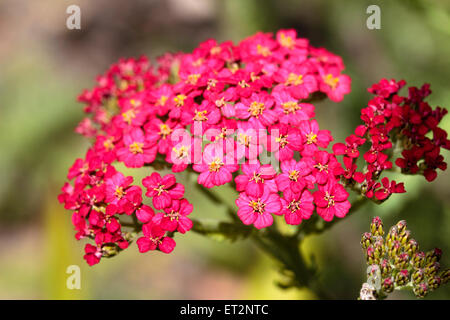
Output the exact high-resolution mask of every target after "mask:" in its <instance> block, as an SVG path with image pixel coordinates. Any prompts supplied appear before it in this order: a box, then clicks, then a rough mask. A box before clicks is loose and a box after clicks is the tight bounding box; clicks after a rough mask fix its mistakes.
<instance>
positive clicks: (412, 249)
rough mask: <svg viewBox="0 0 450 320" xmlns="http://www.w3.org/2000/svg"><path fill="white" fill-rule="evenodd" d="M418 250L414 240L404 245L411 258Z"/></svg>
mask: <svg viewBox="0 0 450 320" xmlns="http://www.w3.org/2000/svg"><path fill="white" fill-rule="evenodd" d="M417 250H419V244H418V243H417V241H416V240H415V239H410V240H409V241H408V243H407V244H406V245H405V251H406V252H407V253H408V254H409V256H410V257H412V256H413V255H414V254H415V253H416V251H417Z"/></svg>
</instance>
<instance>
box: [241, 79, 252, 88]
mask: <svg viewBox="0 0 450 320" xmlns="http://www.w3.org/2000/svg"><path fill="white" fill-rule="evenodd" d="M238 86H240V87H241V88H248V87H250V85H249V84H248V83H247V82H245V80H241V81H239V82H238Z"/></svg>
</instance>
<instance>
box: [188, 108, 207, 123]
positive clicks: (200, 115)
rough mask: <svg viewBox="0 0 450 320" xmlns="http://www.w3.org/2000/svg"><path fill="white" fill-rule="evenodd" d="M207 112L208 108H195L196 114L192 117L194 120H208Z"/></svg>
mask: <svg viewBox="0 0 450 320" xmlns="http://www.w3.org/2000/svg"><path fill="white" fill-rule="evenodd" d="M207 112H208V111H206V110H203V111H197V110H195V115H194V118H192V120H194V121H206V120H208V117H207V116H206V113H207Z"/></svg>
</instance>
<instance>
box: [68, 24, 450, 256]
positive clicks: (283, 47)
mask: <svg viewBox="0 0 450 320" xmlns="http://www.w3.org/2000/svg"><path fill="white" fill-rule="evenodd" d="M343 69H344V65H343V62H342V59H341V58H340V57H339V56H336V55H334V54H332V53H330V52H328V51H327V50H325V49H323V48H315V47H313V46H311V45H310V44H309V41H308V40H307V39H303V38H299V37H297V34H296V32H295V31H294V30H280V31H278V32H277V33H276V36H275V37H273V36H272V34H266V33H261V32H260V33H257V34H255V35H253V36H251V37H249V38H247V39H244V40H243V41H241V42H240V43H239V44H237V45H234V44H233V43H232V42H230V41H226V42H223V43H218V42H217V41H215V40H212V39H211V40H207V41H205V42H203V43H201V44H200V45H199V46H198V47H197V48H196V49H195V50H194V51H193V52H192V53H178V54H166V55H164V56H162V57H160V58H158V59H157V64H156V65H151V64H150V62H149V61H148V59H147V58H145V57H141V58H139V59H121V60H120V61H119V62H118V63H116V64H113V65H112V66H111V67H110V68H109V70H108V71H107V72H106V73H105V74H103V75H101V76H98V77H97V85H96V86H95V87H94V88H93V89H91V90H85V91H84V92H83V93H82V94H81V95H80V96H79V98H78V100H79V101H80V102H82V103H84V104H85V107H84V111H85V112H86V113H87V114H88V115H89V117H87V118H85V119H83V120H82V121H81V122H80V124H79V125H78V127H77V128H76V131H77V132H78V133H80V134H83V135H84V136H87V137H90V138H92V139H93V140H94V143H93V145H92V146H91V147H90V148H89V150H88V151H87V154H86V156H85V158H84V159H77V160H76V161H75V163H74V165H73V166H72V167H71V168H70V169H69V174H68V179H69V180H73V182H72V183H66V184H65V185H64V187H63V189H62V194H61V195H60V196H59V200H60V201H61V202H63V203H64V204H65V207H66V209H69V210H72V211H73V218H72V222H73V224H74V226H75V229H76V232H77V233H76V238H77V239H81V238H90V239H91V240H93V244H88V245H86V250H85V251H86V255H85V258H86V260H87V262H88V263H89V264H90V265H93V264H95V263H98V262H99V261H100V259H101V257H104V256H111V255H114V254H115V253H117V252H118V251H121V250H123V249H125V248H127V247H128V246H129V244H130V242H131V241H132V240H133V239H132V238H133V232H130V231H129V229H128V228H130V227H131V228H133V229H134V231H138V232H141V231H142V233H140V235H142V236H139V237H138V239H137V241H136V242H137V245H138V248H139V251H140V252H146V251H150V250H159V251H162V252H165V253H169V252H171V251H172V250H173V248H174V247H175V241H174V240H173V235H174V233H175V232H179V233H182V234H184V233H185V232H187V231H189V230H190V229H191V228H192V227H193V224H192V221H191V220H190V219H189V218H188V217H187V216H188V215H189V214H190V213H191V212H192V210H193V208H192V205H191V204H190V203H189V202H188V201H187V200H186V199H184V198H183V196H184V189H185V187H184V186H183V185H182V184H180V183H177V182H176V180H175V176H174V175H173V174H168V175H166V176H164V177H161V176H160V175H159V174H158V173H157V172H153V171H152V170H149V172H148V174H149V175H148V176H147V177H146V178H144V179H143V181H142V184H143V186H144V187H145V188H146V189H147V191H146V192H145V197H144V196H143V195H142V189H141V187H139V186H137V185H133V184H132V183H133V178H132V177H126V176H124V175H123V174H122V173H120V172H118V171H117V170H116V167H115V163H122V164H123V165H125V166H126V167H128V168H145V169H143V170H147V167H153V168H156V169H157V168H160V167H161V166H163V167H165V168H170V169H171V170H172V172H174V173H177V172H182V171H186V170H189V171H191V172H193V173H196V174H197V175H198V177H197V182H198V184H200V185H201V186H202V187H203V188H213V187H215V186H221V185H225V184H231V185H233V186H234V187H235V189H236V191H237V192H238V193H239V196H238V197H237V199H236V205H237V216H238V217H239V218H240V219H241V220H242V222H243V223H244V224H246V225H254V226H255V227H256V228H258V229H261V228H265V227H269V226H270V225H272V223H273V215H280V216H283V217H284V219H285V221H286V223H287V224H290V225H298V224H300V223H301V222H302V221H303V220H305V219H309V218H310V217H311V216H312V215H313V214H314V211H316V212H317V214H318V215H319V216H320V217H322V218H323V219H324V220H325V221H331V220H332V219H333V218H334V217H338V218H343V217H345V215H346V214H347V213H348V211H349V209H350V206H351V205H350V202H349V200H348V197H349V194H348V192H347V191H346V189H345V187H346V186H348V185H349V181H353V180H354V181H356V182H357V183H361V184H363V183H364V181H365V187H364V188H365V189H364V192H365V194H366V195H367V196H368V197H372V195H371V194H370V192H373V193H374V194H375V196H376V197H377V198H378V199H381V198H382V197H384V198H386V197H387V196H388V195H389V194H390V193H393V192H402V190H403V189H402V188H403V186H402V185H401V184H395V182H393V181H386V180H383V181H382V182H381V184H380V182H376V181H375V180H376V179H375V177H378V176H379V173H380V172H381V170H384V169H388V168H390V166H391V165H392V164H390V162H389V160H388V158H386V157H385V154H384V153H383V152H382V151H383V150H387V149H389V148H390V147H391V146H392V143H391V141H390V139H391V137H390V132H391V130H394V129H396V130H397V128H403V127H405V123H407V122H408V123H412V122H414V123H416V125H417V127H414V128H413V127H411V126H408V128H409V129H408V130H410V131H409V132H406V130H407V129H404V131H402V133H403V134H404V135H405V136H408V137H410V141H413V142H414V143H415V144H416V145H420V146H421V148H423V144H424V143H425V142H424V138H423V137H424V134H426V133H423V131H424V129H423V126H426V127H427V128H431V130H433V133H434V134H435V137H434V138H433V139H431V140H430V141H432V143H431V144H432V145H433V146H437V145H439V147H441V146H444V145H445V146H448V140H446V134H445V135H444V133H442V131H440V130H438V129H437V127H436V125H435V121H434V122H433V119H434V120H440V119H441V118H442V116H443V115H444V114H445V113H444V111H442V110H440V111H433V112H431V111H430V110H429V109H428V108H427V107H426V106H425V105H423V106H421V107H420V106H419V105H421V103H419V102H418V101H419V100H421V97H424V96H425V93H424V92H422V91H423V90H425V89H422V91H420V90H419V91H420V92H417V91H412V92H411V94H410V97H409V98H408V99H406V98H405V99H406V100H401V99H400V98H397V96H396V95H395V93H396V91H395V86H396V84H395V83H394V84H391V83H388V84H384V83H380V84H379V85H378V87H376V86H374V87H372V89H371V90H372V91H373V92H374V93H376V94H377V95H379V96H380V97H379V99H380V101H378V100H377V101H372V102H371V103H370V107H369V108H367V110H366V109H364V110H363V116H364V118H363V120H364V119H366V120H365V123H366V124H365V126H363V127H360V128H358V129H357V133H355V135H352V136H351V137H349V138H347V140H346V143H345V144H335V145H334V147H333V152H329V151H328V150H327V149H328V147H329V145H330V143H331V142H332V141H333V136H332V135H331V133H330V131H328V130H323V129H320V127H319V124H318V122H317V120H316V119H314V117H315V106H314V104H313V102H314V101H316V100H317V99H322V98H325V97H328V98H329V99H331V100H332V101H335V102H339V101H341V100H342V99H343V97H344V95H345V94H347V93H349V92H350V83H351V80H350V77H349V76H347V75H345V74H343V73H342V71H343ZM397 86H398V85H397ZM392 87H394V89H393V88H392ZM425 91H426V90H425ZM399 99H400V100H401V101H400V100H399ZM394 104H396V105H399V106H401V108H404V106H406V105H409V106H410V107H409V109H408V110H409V111H408V116H406V114H405V112H406V111H405V112H402V113H401V114H397V112H393V111H392V109H393V107H392V106H393V105H394ZM416 105H417V106H418V108H419V109H420V110H422V111H417V108H416V107H415V106H416ZM369 109H370V110H369ZM394 109H395V108H394ZM414 112H416V113H418V115H416V114H414ZM380 114H382V117H383V119H381V118H380ZM405 117H409V118H408V119H410V120H405V119H406V118H405ZM419 118H420V120H419ZM389 119H395V121H394V120H392V121H391V122H392V123H391V122H389V123H390V124H389V125H382V123H383V121H384V122H386V121H389ZM396 121H397V122H398V121H400V124H399V123H397V122H396ZM405 121H406V122H405ZM437 122H439V121H437ZM383 128H384V129H383ZM386 128H389V130H386ZM422 133H423V134H422ZM367 135H370V137H373V138H372V140H371V141H372V148H371V150H370V152H369V153H368V154H367V155H364V158H365V159H366V160H367V161H368V163H369V167H368V169H367V170H366V172H357V171H356V169H357V167H356V164H355V161H354V160H355V159H357V158H358V157H359V151H358V148H359V147H360V146H361V145H362V144H363V143H365V142H366V140H367V137H365V136H367ZM426 150H427V151H426V152H424V153H423V154H421V155H420V156H421V158H426V159H428V160H426V161H427V168H428V169H433V168H434V169H435V168H438V167H439V168H441V169H442V164H441V163H440V162H439V161H440V158H439V157H438V156H435V157H433V155H434V153H435V152H436V151H435V148H434V149H433V150H432V148H430V147H426ZM408 152H409V151H408ZM411 152H412V153H413V154H412V155H409V154H405V155H404V160H403V162H402V163H401V164H402V166H403V167H404V169H405V170H409V171H411V172H413V171H414V170H415V167H414V165H413V164H414V160H415V159H416V158H417V156H418V154H417V152H416V151H415V150H413V151H411ZM337 155H343V156H344V157H343V164H344V165H343V166H342V164H341V163H340V162H338V160H337V158H336V156H337ZM414 157H416V158H414ZM267 159H272V160H273V159H275V160H276V161H275V162H273V161H272V162H270V161H267ZM415 163H417V161H416V162H415ZM403 167H402V168H403ZM152 172H153V173H152ZM382 193H383V195H381V194H382ZM386 194H387V196H385V195H386ZM149 199H151V200H149ZM157 211H159V212H157ZM127 217H128V218H127Z"/></svg>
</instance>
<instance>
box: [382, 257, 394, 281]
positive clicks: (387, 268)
mask: <svg viewBox="0 0 450 320" xmlns="http://www.w3.org/2000/svg"><path fill="white" fill-rule="evenodd" d="M380 271H381V276H382V277H383V278H386V277H388V276H389V275H390V274H391V272H392V267H391V264H390V263H389V261H388V260H387V259H383V260H381V262H380Z"/></svg>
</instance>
